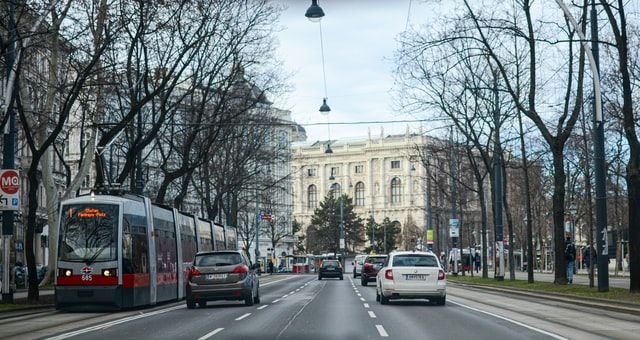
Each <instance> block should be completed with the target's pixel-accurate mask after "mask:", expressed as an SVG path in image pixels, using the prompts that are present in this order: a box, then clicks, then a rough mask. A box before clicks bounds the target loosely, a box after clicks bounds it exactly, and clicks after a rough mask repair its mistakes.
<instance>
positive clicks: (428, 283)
mask: <svg viewBox="0 0 640 340" xmlns="http://www.w3.org/2000/svg"><path fill="white" fill-rule="evenodd" d="M377 278H378V280H377V281H378V282H377V283H376V301H379V302H380V304H383V305H385V304H387V303H389V300H390V299H429V301H430V302H432V303H435V304H436V305H440V306H443V305H444V304H445V302H446V298H447V279H446V275H445V273H444V270H442V268H441V266H440V261H439V260H438V257H437V256H436V255H435V254H433V253H431V252H408V251H403V252H394V253H391V255H389V260H388V262H387V264H386V265H385V266H384V267H383V268H382V269H380V271H379V272H378V277H377Z"/></svg>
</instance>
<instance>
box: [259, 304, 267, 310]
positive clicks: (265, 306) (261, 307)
mask: <svg viewBox="0 0 640 340" xmlns="http://www.w3.org/2000/svg"><path fill="white" fill-rule="evenodd" d="M267 307H269V305H264V306H260V307H258V310H261V309H265V308H267Z"/></svg>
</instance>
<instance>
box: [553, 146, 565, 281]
mask: <svg viewBox="0 0 640 340" xmlns="http://www.w3.org/2000/svg"><path fill="white" fill-rule="evenodd" d="M552 152H553V171H554V173H553V184H554V190H553V208H552V209H553V226H554V228H553V244H554V247H553V249H554V250H555V251H554V266H553V268H554V273H555V276H554V280H553V283H555V284H558V285H566V284H567V265H566V263H565V258H564V251H563V250H564V246H565V242H564V198H565V190H566V189H565V183H566V175H565V171H564V159H563V155H562V148H558V147H555V146H554V147H553V148H552Z"/></svg>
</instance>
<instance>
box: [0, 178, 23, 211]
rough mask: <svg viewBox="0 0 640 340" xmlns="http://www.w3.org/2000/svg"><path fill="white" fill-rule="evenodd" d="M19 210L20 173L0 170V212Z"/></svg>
mask: <svg viewBox="0 0 640 340" xmlns="http://www.w3.org/2000/svg"><path fill="white" fill-rule="evenodd" d="M19 209H20V173H19V172H18V170H0V210H19Z"/></svg>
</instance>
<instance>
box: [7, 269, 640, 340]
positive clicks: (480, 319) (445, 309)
mask: <svg viewBox="0 0 640 340" xmlns="http://www.w3.org/2000/svg"><path fill="white" fill-rule="evenodd" d="M261 298H262V303H260V304H259V305H255V306H251V307H247V306H244V304H242V303H240V302H233V301H232V302H228V301H220V302H210V303H209V304H208V306H207V307H205V308H196V309H193V310H188V309H186V306H185V304H184V302H178V303H173V304H167V305H164V306H158V307H155V308H147V309H140V310H133V311H125V312H118V313H101V314H95V313H94V314H91V313H62V312H50V314H47V315H46V316H41V317H32V318H31V319H29V320H31V321H25V320H24V319H19V318H18V319H16V320H14V321H13V322H12V321H11V320H0V338H9V337H10V338H25V339H26V338H30V339H31V338H51V339H66V338H72V339H109V340H114V339H118V340H120V339H200V340H205V339H304V340H314V339H381V338H389V339H411V340H415V339H466V338H468V339H474V340H475V339H547V338H581V339H582V338H600V337H609V336H611V337H617V338H629V337H633V336H634V335H637V334H640V333H639V332H640V317H638V316H632V315H622V314H616V313H604V314H603V313H601V312H600V311H593V310H589V309H588V308H576V307H575V306H567V305H563V304H561V303H556V302H549V301H535V300H527V299H522V298H519V297H509V296H502V295H496V294H492V293H488V292H483V291H481V290H469V289H464V290H463V289H461V288H458V287H456V286H454V285H450V287H448V297H447V299H448V300H447V304H446V305H445V306H435V305H431V304H430V303H429V302H428V301H426V300H404V301H392V303H391V304H390V305H385V306H383V305H380V304H379V303H378V302H376V301H375V287H374V283H371V284H370V285H369V286H367V287H362V286H361V285H360V282H359V280H352V279H351V278H350V277H349V276H346V275H345V279H344V280H342V281H341V280H338V279H324V280H322V281H318V280H317V277H316V276H312V275H300V276H272V277H264V278H263V279H262V283H261ZM594 320H598V322H595V321H594ZM38 321H39V322H38ZM11 330H13V333H7V332H10V331H11ZM17 330H19V332H17Z"/></svg>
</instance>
